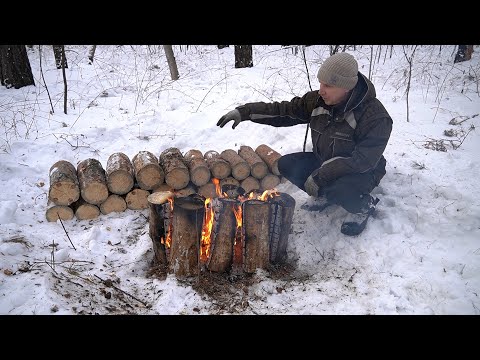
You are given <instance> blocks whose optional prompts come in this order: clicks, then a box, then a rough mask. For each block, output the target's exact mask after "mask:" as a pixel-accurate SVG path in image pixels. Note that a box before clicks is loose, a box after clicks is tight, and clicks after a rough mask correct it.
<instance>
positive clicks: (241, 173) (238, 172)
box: [220, 149, 250, 181]
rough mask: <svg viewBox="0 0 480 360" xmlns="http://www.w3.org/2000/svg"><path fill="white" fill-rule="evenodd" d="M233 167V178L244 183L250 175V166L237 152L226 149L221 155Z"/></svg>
mask: <svg viewBox="0 0 480 360" xmlns="http://www.w3.org/2000/svg"><path fill="white" fill-rule="evenodd" d="M220 155H221V156H222V158H224V159H225V160H227V161H228V163H229V164H230V166H231V167H232V176H233V177H234V178H235V179H237V180H239V181H242V180H243V179H245V178H246V177H247V176H248V175H250V165H248V163H247V162H246V161H245V159H244V158H242V157H241V156H240V155H238V153H237V152H236V151H235V150H232V149H226V150H223V151H222V153H221V154H220Z"/></svg>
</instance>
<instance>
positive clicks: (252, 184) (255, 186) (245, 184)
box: [240, 176, 260, 193]
mask: <svg viewBox="0 0 480 360" xmlns="http://www.w3.org/2000/svg"><path fill="white" fill-rule="evenodd" d="M240 186H241V187H242V188H243V189H244V190H245V193H249V192H250V191H252V190H260V182H259V181H258V179H256V178H254V177H253V176H248V177H247V178H245V179H243V180H242V182H241V183H240Z"/></svg>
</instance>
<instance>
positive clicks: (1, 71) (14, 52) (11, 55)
mask: <svg viewBox="0 0 480 360" xmlns="http://www.w3.org/2000/svg"><path fill="white" fill-rule="evenodd" d="M0 84H2V85H4V86H5V87H7V88H12V87H14V88H15V89H20V88H21V87H24V86H28V85H35V81H34V79H33V74H32V68H31V67H30V61H29V60H28V54H27V48H26V47H25V45H1V46H0Z"/></svg>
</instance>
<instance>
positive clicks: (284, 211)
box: [269, 193, 295, 264]
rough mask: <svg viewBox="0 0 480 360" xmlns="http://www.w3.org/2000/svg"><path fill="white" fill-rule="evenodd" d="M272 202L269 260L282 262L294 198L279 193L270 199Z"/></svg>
mask: <svg viewBox="0 0 480 360" xmlns="http://www.w3.org/2000/svg"><path fill="white" fill-rule="evenodd" d="M270 203H271V204H272V210H271V211H272V213H271V223H270V224H271V226H270V241H269V243H270V262H271V263H272V264H276V263H282V262H284V261H285V259H286V257H287V243H288V235H289V234H290V228H291V226H292V220H293V213H294V211H295V199H294V198H293V197H291V196H290V195H288V194H285V193H281V194H280V195H279V196H275V197H274V198H273V199H271V200H270Z"/></svg>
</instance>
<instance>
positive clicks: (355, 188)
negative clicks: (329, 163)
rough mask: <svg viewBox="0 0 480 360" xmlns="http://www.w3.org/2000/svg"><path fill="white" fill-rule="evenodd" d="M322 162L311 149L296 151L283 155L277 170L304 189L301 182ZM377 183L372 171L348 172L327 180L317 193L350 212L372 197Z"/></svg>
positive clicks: (359, 207)
mask: <svg viewBox="0 0 480 360" xmlns="http://www.w3.org/2000/svg"><path fill="white" fill-rule="evenodd" d="M320 165H321V162H320V161H319V160H318V159H317V158H316V157H315V155H314V154H313V153H312V152H299V153H293V154H288V155H284V156H282V157H281V158H280V159H279V160H278V170H279V171H280V173H281V174H282V176H284V177H285V178H286V179H287V180H289V181H290V182H291V183H293V184H295V185H296V186H298V187H299V188H300V189H302V190H303V191H305V188H304V186H303V185H304V183H305V181H306V180H307V178H308V177H309V176H310V174H311V173H312V172H313V171H314V170H315V169H318V168H319V167H320ZM377 185H378V183H377V180H376V179H375V176H374V174H373V171H369V172H366V173H363V174H349V175H345V176H342V177H339V178H338V179H336V180H333V181H331V182H329V183H328V184H327V185H326V186H324V187H323V188H322V189H320V194H321V195H322V196H325V197H326V199H327V200H328V201H329V202H331V203H333V204H337V205H340V206H342V207H343V208H344V209H345V210H347V211H348V212H351V213H358V212H361V211H362V209H364V208H365V206H366V204H367V203H369V202H371V201H372V196H371V195H370V192H371V191H372V190H373V189H374V188H375V187H376V186H377Z"/></svg>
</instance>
